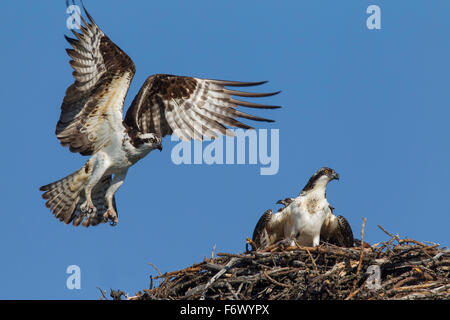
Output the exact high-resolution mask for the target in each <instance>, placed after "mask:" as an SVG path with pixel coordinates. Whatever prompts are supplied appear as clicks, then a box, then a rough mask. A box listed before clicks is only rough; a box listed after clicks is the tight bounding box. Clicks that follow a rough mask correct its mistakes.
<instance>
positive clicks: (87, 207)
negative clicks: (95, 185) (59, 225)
mask: <svg viewBox="0 0 450 320" xmlns="http://www.w3.org/2000/svg"><path fill="white" fill-rule="evenodd" d="M80 209H81V211H82V212H83V213H84V214H88V215H90V216H92V215H95V213H96V212H97V208H96V207H95V206H94V204H93V203H92V202H88V201H85V202H84V203H83V204H82V205H81V206H80Z"/></svg>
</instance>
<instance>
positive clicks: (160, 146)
mask: <svg viewBox="0 0 450 320" xmlns="http://www.w3.org/2000/svg"><path fill="white" fill-rule="evenodd" d="M156 148H157V149H158V150H159V151H160V152H161V151H162V144H160V145H159V146H157V147H156Z"/></svg>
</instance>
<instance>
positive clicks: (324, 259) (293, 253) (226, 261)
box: [102, 227, 450, 300]
mask: <svg viewBox="0 0 450 320" xmlns="http://www.w3.org/2000/svg"><path fill="white" fill-rule="evenodd" d="M380 228H381V227H380ZM381 229H382V230H383V231H384V232H385V233H386V234H388V235H389V236H390V240H388V241H386V242H381V243H377V244H374V245H368V244H364V243H363V242H360V244H361V245H360V246H359V247H352V248H342V247H337V246H334V245H331V244H327V243H322V244H321V245H320V246H318V247H316V248H308V247H301V246H298V245H297V246H295V247H289V246H286V245H285V244H284V242H280V243H277V244H275V245H272V246H270V247H267V248H265V249H264V250H259V251H252V252H246V253H239V254H231V253H217V257H216V258H213V256H214V252H213V254H212V257H211V258H205V259H204V261H203V262H201V263H196V264H194V265H192V266H190V267H187V268H185V269H182V270H178V271H174V272H169V273H165V274H160V275H159V276H157V277H152V276H151V277H150V280H151V283H150V289H144V290H142V291H140V292H138V293H137V294H136V295H135V296H132V297H130V296H128V295H126V294H125V293H123V292H122V291H114V290H111V297H113V298H115V299H120V298H122V296H124V297H125V298H127V299H131V300H147V299H148V300H154V299H165V300H175V299H182V300H192V299H200V300H203V299H220V300H224V299H225V300H235V299H239V300H247V299H259V300H266V299H267V300H272V299H273V300H291V299H308V300H311V299H341V300H343V299H345V300H351V299H368V300H374V299H382V300H390V299H400V300H401V299H450V279H449V272H450V251H449V250H448V249H447V248H441V247H440V246H439V244H435V243H429V242H426V243H422V242H419V241H416V240H412V239H407V238H405V239H400V238H399V237H398V235H392V234H390V233H388V232H387V231H385V230H384V229H383V228H381ZM362 236H363V232H362ZM362 238H363V237H362ZM155 268H156V267H155ZM158 272H159V271H158ZM154 280H157V281H158V282H159V284H158V285H157V286H155V287H153V285H154ZM102 296H103V297H104V295H103V293H102Z"/></svg>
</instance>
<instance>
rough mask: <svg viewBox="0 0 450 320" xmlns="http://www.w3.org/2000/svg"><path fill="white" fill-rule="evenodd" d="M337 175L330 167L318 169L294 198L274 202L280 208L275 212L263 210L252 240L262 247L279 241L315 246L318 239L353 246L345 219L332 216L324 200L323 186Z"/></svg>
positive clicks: (337, 176)
mask: <svg viewBox="0 0 450 320" xmlns="http://www.w3.org/2000/svg"><path fill="white" fill-rule="evenodd" d="M334 179H339V175H338V174H337V173H336V172H335V171H334V170H333V169H330V168H326V167H325V168H321V169H319V170H318V171H317V172H316V173H315V174H314V175H313V176H312V177H311V178H310V179H309V181H308V183H307V184H306V186H305V187H304V188H303V190H302V192H301V193H300V194H299V196H298V197H296V198H286V199H284V200H279V201H277V204H282V205H284V207H283V208H280V210H278V212H277V213H275V214H274V213H273V212H272V210H267V211H266V212H264V213H263V215H262V216H261V217H260V219H259V220H258V222H257V224H256V226H255V228H254V231H253V237H252V241H253V243H254V245H256V247H257V248H264V247H267V246H269V245H271V244H274V243H276V242H278V241H281V240H285V239H287V240H291V244H292V245H294V244H295V242H298V243H299V244H300V245H304V246H317V245H318V244H319V241H320V239H322V240H324V241H327V242H330V243H334V244H336V245H339V246H348V247H349V246H353V233H352V230H351V227H350V225H349V224H348V222H347V220H346V219H345V218H344V217H342V216H339V217H336V216H335V215H334V214H333V212H332V207H331V206H330V205H329V203H328V201H327V199H326V186H327V184H328V183H329V182H330V181H332V180H334Z"/></svg>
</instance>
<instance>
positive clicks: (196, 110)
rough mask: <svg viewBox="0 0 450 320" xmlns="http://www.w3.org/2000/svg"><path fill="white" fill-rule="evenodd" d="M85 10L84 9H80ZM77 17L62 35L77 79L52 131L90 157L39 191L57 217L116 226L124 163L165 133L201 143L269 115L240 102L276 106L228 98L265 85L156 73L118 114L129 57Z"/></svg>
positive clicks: (153, 146) (132, 161) (130, 64)
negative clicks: (252, 111) (258, 113)
mask: <svg viewBox="0 0 450 320" xmlns="http://www.w3.org/2000/svg"><path fill="white" fill-rule="evenodd" d="M83 9H84V7H83ZM84 12H85V15H86V17H87V19H88V20H89V21H86V20H85V19H84V18H83V17H81V20H82V22H83V24H84V26H81V33H78V32H75V31H73V30H72V32H73V33H74V35H75V37H76V38H77V39H73V38H68V37H66V39H67V41H68V42H69V43H70V44H71V45H72V47H73V48H72V49H67V53H68V55H69V56H70V57H71V58H72V60H71V61H70V65H71V66H72V67H73V69H74V72H73V76H74V78H75V82H74V83H73V84H72V85H71V86H70V87H69V88H68V89H67V91H66V95H65V97H64V100H63V102H62V106H61V115H60V118H59V121H58V123H57V125H56V136H57V138H58V139H59V141H60V143H61V144H62V145H63V146H67V147H69V148H70V151H72V152H79V153H80V154H82V155H89V156H91V158H90V159H89V160H88V161H87V162H86V164H85V165H84V166H83V167H82V168H81V169H79V170H77V171H75V172H74V173H72V174H70V175H69V176H67V177H65V178H63V179H61V180H58V181H56V182H54V183H51V184H48V185H46V186H43V187H41V188H40V190H41V191H43V192H44V193H43V195H42V197H43V198H44V199H46V200H47V202H46V206H47V207H48V208H50V210H51V211H52V212H53V214H54V215H55V217H56V218H58V219H59V220H60V221H64V222H65V223H67V224H68V223H71V222H72V223H73V225H75V226H78V225H79V224H80V223H82V225H83V226H85V227H88V226H90V225H92V226H94V225H97V224H99V223H103V222H107V221H108V220H109V221H111V224H116V223H117V221H118V220H117V209H116V204H115V198H114V193H115V192H116V191H117V189H118V188H119V187H120V186H121V185H122V184H123V181H124V179H125V176H126V174H127V171H128V168H130V167H131V166H132V165H133V164H135V163H136V162H137V161H139V160H140V159H142V158H143V157H145V156H146V155H147V154H148V153H149V152H150V151H152V150H154V149H159V150H162V146H161V140H162V138H163V137H164V136H166V135H170V134H172V133H175V134H176V135H177V136H178V137H179V138H180V139H182V140H191V139H196V140H203V137H204V136H206V137H208V138H213V139H214V138H216V137H217V136H218V135H221V134H223V135H233V132H232V131H231V130H228V129H227V127H226V126H228V127H238V128H244V129H253V128H252V127H250V126H248V125H246V124H243V123H241V122H239V121H237V120H236V119H237V118H239V117H241V118H246V119H251V120H256V121H266V122H273V120H269V119H264V118H260V117H256V116H253V115H250V114H247V113H244V112H242V111H239V110H237V107H238V106H244V107H250V108H262V109H274V108H279V107H278V106H268V105H261V104H257V103H252V102H246V101H240V100H236V99H234V98H233V97H232V96H240V97H267V96H272V95H274V94H277V93H278V92H273V93H247V92H241V91H235V90H231V89H227V88H226V87H246V86H255V85H260V84H263V83H265V81H263V82H235V81H223V80H209V79H200V78H192V77H183V76H174V75H168V74H156V75H152V76H150V77H149V78H148V79H147V80H146V81H145V83H144V85H143V86H142V87H141V89H140V90H139V93H138V94H137V96H136V97H135V98H134V100H133V102H132V103H131V106H130V107H129V108H128V111H127V113H126V115H125V118H124V119H123V103H124V99H125V96H126V94H127V91H128V87H129V85H130V82H131V80H132V78H133V76H134V73H135V67H134V63H133V61H132V60H131V59H130V57H128V55H127V54H126V53H125V52H123V51H122V50H121V49H120V48H119V47H118V46H116V45H115V44H114V43H113V42H112V41H111V40H110V39H109V38H108V37H107V36H106V35H105V34H104V33H103V32H102V31H101V30H100V28H99V27H98V26H97V24H96V23H95V22H94V20H93V19H92V17H91V16H90V15H89V13H88V12H87V11H86V9H84Z"/></svg>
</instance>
